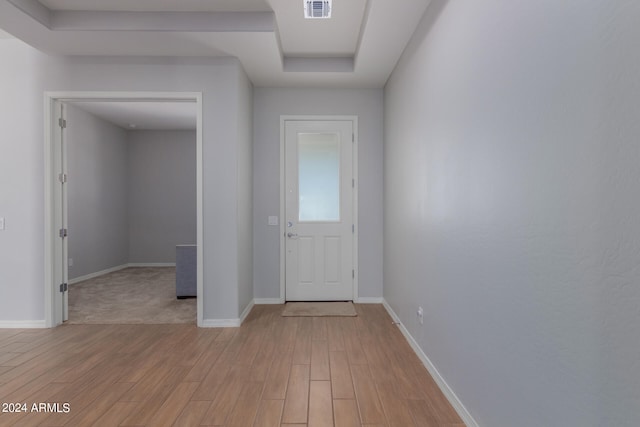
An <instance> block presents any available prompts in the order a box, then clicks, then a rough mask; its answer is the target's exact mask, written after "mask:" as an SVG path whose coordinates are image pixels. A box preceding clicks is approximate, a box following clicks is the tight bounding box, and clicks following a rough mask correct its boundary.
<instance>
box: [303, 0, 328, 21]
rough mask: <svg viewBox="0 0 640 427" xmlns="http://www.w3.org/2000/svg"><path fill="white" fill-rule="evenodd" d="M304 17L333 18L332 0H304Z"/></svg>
mask: <svg viewBox="0 0 640 427" xmlns="http://www.w3.org/2000/svg"><path fill="white" fill-rule="evenodd" d="M304 17H305V18H307V19H327V18H331V0H304Z"/></svg>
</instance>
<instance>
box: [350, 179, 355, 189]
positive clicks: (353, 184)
mask: <svg viewBox="0 0 640 427" xmlns="http://www.w3.org/2000/svg"><path fill="white" fill-rule="evenodd" d="M351 188H356V180H355V178H354V179H352V180H351Z"/></svg>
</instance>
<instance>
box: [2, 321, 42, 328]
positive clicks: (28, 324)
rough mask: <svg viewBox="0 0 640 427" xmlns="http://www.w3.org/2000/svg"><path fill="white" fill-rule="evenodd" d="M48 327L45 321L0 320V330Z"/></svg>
mask: <svg viewBox="0 0 640 427" xmlns="http://www.w3.org/2000/svg"><path fill="white" fill-rule="evenodd" d="M46 327H47V325H46V323H45V321H44V320H0V329H40V328H46Z"/></svg>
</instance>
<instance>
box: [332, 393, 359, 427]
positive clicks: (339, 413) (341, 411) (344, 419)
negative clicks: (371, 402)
mask: <svg viewBox="0 0 640 427" xmlns="http://www.w3.org/2000/svg"><path fill="white" fill-rule="evenodd" d="M333 412H334V418H335V426H336V427H360V416H359V415H358V405H357V404H356V401H355V400H353V399H335V400H334V401H333Z"/></svg>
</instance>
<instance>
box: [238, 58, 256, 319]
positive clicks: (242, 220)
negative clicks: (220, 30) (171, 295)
mask: <svg viewBox="0 0 640 427" xmlns="http://www.w3.org/2000/svg"><path fill="white" fill-rule="evenodd" d="M238 82H239V83H238V115H237V117H238V123H237V126H238V158H237V171H236V180H237V182H238V198H237V215H236V217H237V227H238V312H239V313H242V312H243V311H244V309H245V308H246V307H247V306H248V305H249V304H250V303H251V301H253V161H252V155H253V86H252V84H251V82H250V81H249V79H248V77H247V76H246V74H245V73H244V71H242V70H241V69H239V70H238Z"/></svg>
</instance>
